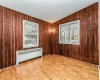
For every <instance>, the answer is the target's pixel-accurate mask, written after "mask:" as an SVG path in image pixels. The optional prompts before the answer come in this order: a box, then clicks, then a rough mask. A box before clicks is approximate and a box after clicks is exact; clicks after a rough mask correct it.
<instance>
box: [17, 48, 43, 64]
mask: <svg viewBox="0 0 100 80" xmlns="http://www.w3.org/2000/svg"><path fill="white" fill-rule="evenodd" d="M42 51H43V50H42V48H35V49H29V50H21V51H16V65H18V64H19V62H23V61H26V60H30V59H33V58H36V57H40V56H41V57H42Z"/></svg>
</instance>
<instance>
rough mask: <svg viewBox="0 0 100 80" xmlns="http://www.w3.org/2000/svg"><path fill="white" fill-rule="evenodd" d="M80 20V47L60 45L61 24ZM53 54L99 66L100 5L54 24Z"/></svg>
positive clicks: (94, 5) (93, 5) (90, 7)
mask: <svg viewBox="0 0 100 80" xmlns="http://www.w3.org/2000/svg"><path fill="white" fill-rule="evenodd" d="M75 20H80V45H69V44H59V38H58V37H59V32H58V31H59V29H58V28H59V24H63V23H67V22H71V21H75ZM53 27H54V28H55V29H56V31H57V32H56V34H55V35H54V38H53V39H54V40H53V41H54V42H53V43H54V44H53V45H56V47H53V52H54V53H56V54H60V55H64V56H67V57H71V58H75V59H78V60H82V61H86V62H90V63H94V64H98V3H94V4H92V5H90V6H89V7H87V8H84V9H82V10H80V11H78V12H76V13H74V14H72V15H70V16H68V17H65V18H63V19H61V20H59V21H57V22H55V23H54V24H53Z"/></svg>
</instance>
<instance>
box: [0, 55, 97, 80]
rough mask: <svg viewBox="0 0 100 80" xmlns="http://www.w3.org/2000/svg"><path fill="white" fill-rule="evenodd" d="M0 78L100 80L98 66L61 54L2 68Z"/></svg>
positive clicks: (12, 79)
mask: <svg viewBox="0 0 100 80" xmlns="http://www.w3.org/2000/svg"><path fill="white" fill-rule="evenodd" d="M0 80H99V76H98V66H97V65H94V64H91V63H86V62H83V61H79V60H75V59H72V58H68V57H64V56H60V55H45V56H44V57H42V59H41V58H37V59H34V60H30V61H27V62H23V63H21V64H19V66H12V67H8V68H5V69H2V70H0Z"/></svg>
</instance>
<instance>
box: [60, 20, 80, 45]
mask: <svg viewBox="0 0 100 80" xmlns="http://www.w3.org/2000/svg"><path fill="white" fill-rule="evenodd" d="M76 22H78V28H79V29H78V30H79V41H78V43H76V42H71V40H70V42H62V41H60V32H61V30H60V27H61V26H64V25H69V24H72V23H76ZM59 44H76V45H80V20H76V21H72V22H68V23H65V24H60V25H59Z"/></svg>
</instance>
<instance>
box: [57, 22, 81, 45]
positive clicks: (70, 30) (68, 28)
mask: <svg viewBox="0 0 100 80" xmlns="http://www.w3.org/2000/svg"><path fill="white" fill-rule="evenodd" d="M59 43H60V44H80V20H77V21H73V22H69V23H65V24H61V25H59Z"/></svg>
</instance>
